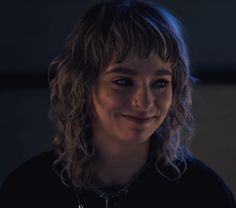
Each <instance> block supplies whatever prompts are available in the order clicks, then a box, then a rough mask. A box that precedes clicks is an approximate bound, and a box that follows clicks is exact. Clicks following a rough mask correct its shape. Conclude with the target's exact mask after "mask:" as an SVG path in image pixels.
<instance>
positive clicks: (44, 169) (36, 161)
mask: <svg viewBox="0 0 236 208" xmlns="http://www.w3.org/2000/svg"><path fill="white" fill-rule="evenodd" d="M54 160H55V154H54V152H53V151H47V152H42V153H40V154H39V155H37V156H34V157H33V158H31V159H29V160H27V161H26V162H24V163H23V164H21V165H20V166H19V167H17V168H16V169H15V170H14V171H13V172H12V173H10V174H9V175H8V177H7V178H6V180H5V182H4V184H3V185H5V184H9V183H13V182H14V183H16V182H18V183H19V182H22V183H23V182H24V179H25V180H27V181H29V180H33V181H34V182H36V181H39V180H40V178H44V179H45V175H47V176H49V174H53V170H52V167H53V162H54ZM36 178H37V179H38V180H35V179H36Z"/></svg>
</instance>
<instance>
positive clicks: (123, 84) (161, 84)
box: [113, 78, 170, 88]
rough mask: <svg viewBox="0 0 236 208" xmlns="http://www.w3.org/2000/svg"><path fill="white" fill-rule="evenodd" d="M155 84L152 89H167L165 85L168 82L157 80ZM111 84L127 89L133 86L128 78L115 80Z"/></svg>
mask: <svg viewBox="0 0 236 208" xmlns="http://www.w3.org/2000/svg"><path fill="white" fill-rule="evenodd" d="M155 82H157V86H155ZM155 82H154V84H153V87H157V88H164V87H167V85H168V84H169V83H170V81H168V80H165V79H158V80H156V81H155ZM113 83H115V84H116V85H118V86H120V87H129V86H132V85H133V81H132V80H131V79H129V78H121V79H117V80H115V81H114V82H113Z"/></svg>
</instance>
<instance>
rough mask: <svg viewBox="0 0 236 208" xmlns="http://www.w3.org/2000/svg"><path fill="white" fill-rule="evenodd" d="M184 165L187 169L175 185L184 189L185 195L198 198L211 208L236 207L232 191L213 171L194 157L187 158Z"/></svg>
mask: <svg viewBox="0 0 236 208" xmlns="http://www.w3.org/2000/svg"><path fill="white" fill-rule="evenodd" d="M186 165H187V166H186V167H187V169H186V171H185V172H184V173H183V175H182V177H181V179H180V180H179V182H178V183H177V184H178V185H177V186H180V187H184V192H185V194H187V195H191V196H198V197H199V198H201V199H202V200H204V201H205V203H209V206H212V207H213V205H214V206H217V207H236V204H235V200H234V196H233V194H232V191H231V190H230V189H229V187H228V186H227V184H226V182H225V181H224V179H223V178H222V177H221V176H220V175H219V174H218V173H217V172H216V171H215V170H213V169H212V168H211V167H209V166H208V165H206V164H205V163H204V162H202V161H200V160H199V159H197V158H194V157H192V158H188V159H187V160H186ZM202 205H203V204H202Z"/></svg>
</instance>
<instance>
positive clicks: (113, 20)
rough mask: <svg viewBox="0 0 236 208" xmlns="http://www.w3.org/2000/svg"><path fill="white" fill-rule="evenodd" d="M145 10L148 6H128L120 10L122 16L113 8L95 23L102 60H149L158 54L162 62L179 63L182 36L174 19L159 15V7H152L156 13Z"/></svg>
mask: <svg viewBox="0 0 236 208" xmlns="http://www.w3.org/2000/svg"><path fill="white" fill-rule="evenodd" d="M145 7H147V5H145V6H143V7H139V8H138V7H132V8H130V7H129V6H127V7H124V8H122V9H120V8H119V13H118V12H117V11H112V9H111V10H109V12H107V11H106V12H104V13H102V14H100V15H99V16H98V17H97V21H95V22H94V24H96V26H95V28H96V30H97V31H96V32H95V33H97V35H95V34H94V35H95V36H96V40H97V41H96V44H94V46H95V47H96V50H95V51H97V52H99V54H96V56H97V57H98V56H101V54H103V55H104V57H101V58H103V60H104V61H105V59H106V60H111V59H113V61H115V62H121V61H122V60H124V59H126V58H127V57H129V56H136V57H139V58H147V57H149V56H151V55H158V56H159V57H160V59H161V60H162V61H163V62H170V63H171V64H172V65H175V64H176V63H177V61H178V59H179V57H180V49H179V45H180V43H178V38H179V36H180V34H179V28H178V24H175V22H176V20H175V18H174V17H172V16H170V14H168V13H165V10H161V11H160V9H159V11H158V12H157V11H156V8H152V10H153V12H150V8H146V10H145ZM160 13H162V14H161V15H160ZM158 14H159V15H158ZM157 15H158V16H157ZM99 19H103V20H104V19H106V21H99ZM101 51H103V53H101ZM114 57H115V60H114Z"/></svg>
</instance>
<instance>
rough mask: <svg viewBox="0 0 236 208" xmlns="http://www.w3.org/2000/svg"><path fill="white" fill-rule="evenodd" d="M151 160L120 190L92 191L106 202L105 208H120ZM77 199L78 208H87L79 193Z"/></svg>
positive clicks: (99, 189)
mask: <svg viewBox="0 0 236 208" xmlns="http://www.w3.org/2000/svg"><path fill="white" fill-rule="evenodd" d="M149 159H150V158H148V160H147V162H146V163H145V165H144V166H143V167H142V168H141V170H139V171H138V172H137V173H136V174H135V175H134V176H133V177H132V178H131V180H130V181H129V182H128V183H127V184H125V185H123V186H122V187H121V188H120V189H119V190H117V191H114V192H106V191H104V190H103V189H101V188H99V187H95V188H94V189H92V191H93V192H95V193H96V195H97V196H98V197H99V198H101V199H104V200H105V208H120V205H121V201H122V199H124V198H126V197H127V195H128V192H129V188H130V186H131V185H132V184H133V183H134V182H135V181H136V180H137V178H138V177H139V176H140V175H142V173H143V172H144V171H145V170H146V169H147V167H148V166H149ZM75 193H76V198H77V207H76V208H85V207H84V205H83V204H82V202H81V199H80V196H79V192H78V191H76V189H75Z"/></svg>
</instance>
